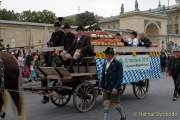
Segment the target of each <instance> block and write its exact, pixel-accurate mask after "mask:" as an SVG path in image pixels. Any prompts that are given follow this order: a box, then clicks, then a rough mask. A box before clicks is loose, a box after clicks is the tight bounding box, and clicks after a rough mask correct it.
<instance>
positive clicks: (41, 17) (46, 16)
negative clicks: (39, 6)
mask: <svg viewBox="0 0 180 120" xmlns="http://www.w3.org/2000/svg"><path fill="white" fill-rule="evenodd" d="M0 19H1V20H15V21H24V22H37V23H54V19H55V13H53V12H51V11H48V10H43V11H37V12H36V11H31V10H27V11H23V12H22V13H15V12H14V11H13V10H6V9H2V10H0Z"/></svg>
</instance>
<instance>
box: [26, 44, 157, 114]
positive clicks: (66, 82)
mask: <svg viewBox="0 0 180 120" xmlns="http://www.w3.org/2000/svg"><path fill="white" fill-rule="evenodd" d="M106 47H107V46H94V51H95V52H96V53H97V55H96V57H84V58H82V59H81V61H80V62H78V63H76V64H75V65H74V71H75V72H74V73H69V72H68V71H67V70H66V69H65V68H63V67H39V68H38V73H39V76H40V80H41V81H44V80H46V81H47V82H48V83H49V84H47V86H46V87H40V86H39V87H24V90H26V91H32V92H36V93H39V94H41V95H45V96H48V97H50V98H51V101H52V103H53V104H54V105H56V106H58V107H62V106H65V105H66V104H67V103H68V102H69V101H70V99H71V96H73V104H74V106H75V108H76V109H77V110H78V111H80V112H87V111H89V110H91V109H92V108H93V106H94V105H95V103H96V98H97V96H98V95H101V88H100V87H99V80H100V79H101V78H100V76H99V75H100V72H99V71H100V69H99V68H98V67H97V64H99V63H98V60H104V58H103V56H101V55H102V51H104V50H105V49H106ZM114 48H115V50H116V52H117V56H122V55H125V56H127V55H130V56H134V53H135V52H133V53H132V51H136V54H137V55H145V54H148V55H150V56H151V54H152V55H154V56H155V54H157V51H159V49H158V48H144V47H141V48H134V47H114ZM59 49H60V48H59ZM51 50H52V48H51ZM51 50H49V51H51ZM155 51H156V52H155ZM40 52H41V51H40ZM99 54H101V55H99ZM157 58H158V56H157ZM157 69H158V68H157ZM125 77H126V76H125ZM145 78H146V79H141V80H135V81H129V83H127V82H124V83H123V84H122V88H121V92H120V94H122V93H123V92H124V90H125V87H126V85H128V84H132V86H133V92H134V94H135V96H136V97H137V98H139V99H142V98H144V97H145V96H146V94H147V93H148V88H149V78H148V77H145Z"/></svg>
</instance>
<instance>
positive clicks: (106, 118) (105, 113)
mask: <svg viewBox="0 0 180 120" xmlns="http://www.w3.org/2000/svg"><path fill="white" fill-rule="evenodd" d="M108 117H109V110H104V120H109V118H108Z"/></svg>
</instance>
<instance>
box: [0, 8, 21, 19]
mask: <svg viewBox="0 0 180 120" xmlns="http://www.w3.org/2000/svg"><path fill="white" fill-rule="evenodd" d="M18 16H19V14H18V13H15V12H14V11H13V10H6V9H0V19H1V20H18Z"/></svg>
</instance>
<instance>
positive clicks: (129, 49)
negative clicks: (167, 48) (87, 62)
mask: <svg viewBox="0 0 180 120" xmlns="http://www.w3.org/2000/svg"><path fill="white" fill-rule="evenodd" d="M107 47H109V46H94V51H95V52H103V51H105V49H106V48H107ZM112 47H113V48H114V49H115V51H116V52H117V53H127V52H132V51H135V52H154V51H161V49H160V48H159V47H116V46H112Z"/></svg>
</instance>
